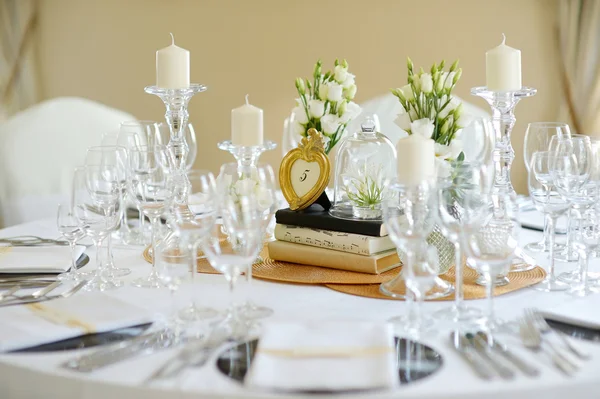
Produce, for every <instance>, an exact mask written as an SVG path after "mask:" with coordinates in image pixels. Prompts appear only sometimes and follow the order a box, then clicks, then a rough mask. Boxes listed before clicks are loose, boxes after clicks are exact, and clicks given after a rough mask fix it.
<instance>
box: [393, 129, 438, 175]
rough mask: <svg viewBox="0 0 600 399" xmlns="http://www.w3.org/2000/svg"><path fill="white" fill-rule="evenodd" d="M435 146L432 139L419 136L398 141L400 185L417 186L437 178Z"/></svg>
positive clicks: (413, 135) (415, 135) (411, 136)
mask: <svg viewBox="0 0 600 399" xmlns="http://www.w3.org/2000/svg"><path fill="white" fill-rule="evenodd" d="M434 144H435V143H434V141H433V140H432V139H426V138H425V137H423V136H421V135H418V134H412V135H410V136H408V137H405V138H403V139H400V140H399V141H398V144H396V150H397V152H398V183H401V184H417V183H419V182H421V181H423V180H427V179H431V178H432V177H435V145H434Z"/></svg>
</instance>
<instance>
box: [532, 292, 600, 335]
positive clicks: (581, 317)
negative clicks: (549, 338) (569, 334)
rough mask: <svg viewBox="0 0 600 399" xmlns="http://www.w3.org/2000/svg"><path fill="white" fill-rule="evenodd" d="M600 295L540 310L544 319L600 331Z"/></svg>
mask: <svg viewBox="0 0 600 399" xmlns="http://www.w3.org/2000/svg"><path fill="white" fill-rule="evenodd" d="M599 308H600V295H589V296H586V297H585V298H577V299H574V300H571V301H569V302H566V303H563V304H561V305H558V306H555V307H551V308H548V309H541V310H540V312H541V313H542V315H544V318H546V319H550V320H556V321H561V322H563V323H567V324H572V325H574V326H579V327H586V328H591V329H593V330H600V312H598V309H599Z"/></svg>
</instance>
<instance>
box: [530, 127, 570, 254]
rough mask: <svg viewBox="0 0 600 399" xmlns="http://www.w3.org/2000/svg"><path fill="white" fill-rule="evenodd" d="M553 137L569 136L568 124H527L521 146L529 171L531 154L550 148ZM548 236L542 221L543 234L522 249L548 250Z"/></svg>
mask: <svg viewBox="0 0 600 399" xmlns="http://www.w3.org/2000/svg"><path fill="white" fill-rule="evenodd" d="M554 137H556V138H561V139H562V138H569V137H571V130H570V128H569V125H567V124H566V123H562V122H533V123H530V124H529V125H527V130H526V131H525V142H524V146H523V159H524V160H525V167H526V169H527V171H528V172H529V169H530V165H531V160H532V158H533V154H534V153H536V152H539V151H548V150H550V142H551V141H552V140H556V139H553V138H554ZM549 244H550V237H549V235H548V225H547V224H546V221H544V236H543V238H542V241H540V242H532V243H529V244H527V245H525V247H524V249H526V250H528V251H531V252H549V251H550V246H549Z"/></svg>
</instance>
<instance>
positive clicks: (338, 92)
mask: <svg viewBox="0 0 600 399" xmlns="http://www.w3.org/2000/svg"><path fill="white" fill-rule="evenodd" d="M338 66H339V65H338ZM336 68H337V67H336ZM327 86H329V87H328V89H327V99H328V100H329V101H331V102H334V103H337V102H338V101H342V93H343V90H344V88H343V87H342V85H340V84H338V83H335V82H329V83H328V84H327Z"/></svg>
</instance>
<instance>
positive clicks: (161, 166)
mask: <svg viewBox="0 0 600 399" xmlns="http://www.w3.org/2000/svg"><path fill="white" fill-rule="evenodd" d="M166 165H167V154H166V148H165V147H164V146H160V145H155V146H139V147H136V148H135V149H130V150H129V174H128V179H127V189H128V192H129V195H130V196H131V198H133V200H134V202H135V203H136V204H137V205H138V206H139V207H140V208H141V210H142V213H143V214H144V215H146V216H147V217H148V218H149V219H150V223H151V227H152V251H153V253H154V249H155V248H156V244H157V242H158V233H159V228H160V216H161V215H162V214H163V213H164V212H165V210H166V209H167V208H168V207H169V205H170V202H171V198H172V195H173V189H172V186H171V180H170V178H169V175H168V173H167V170H166ZM133 285H134V286H136V287H146V288H158V287H160V279H159V278H158V275H157V273H156V262H155V261H154V256H153V261H152V271H151V273H150V275H149V276H148V277H145V278H140V279H137V280H135V281H134V282H133Z"/></svg>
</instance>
